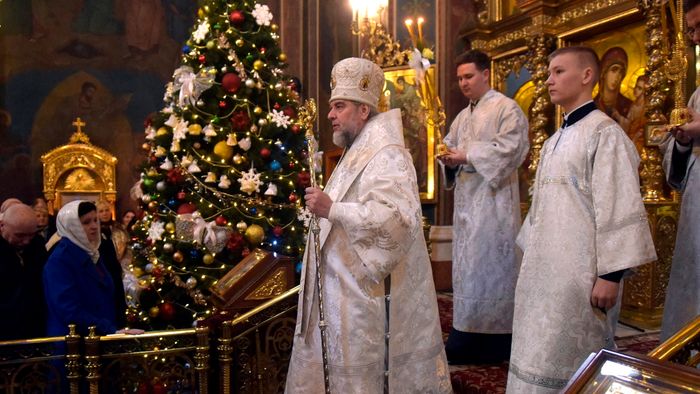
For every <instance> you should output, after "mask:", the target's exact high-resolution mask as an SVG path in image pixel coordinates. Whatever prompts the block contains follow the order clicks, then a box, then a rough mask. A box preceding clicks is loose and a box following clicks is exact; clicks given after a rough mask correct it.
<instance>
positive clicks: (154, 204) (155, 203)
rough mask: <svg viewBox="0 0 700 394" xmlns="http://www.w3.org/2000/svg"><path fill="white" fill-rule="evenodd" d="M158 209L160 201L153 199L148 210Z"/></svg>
mask: <svg viewBox="0 0 700 394" xmlns="http://www.w3.org/2000/svg"><path fill="white" fill-rule="evenodd" d="M157 209H158V202H156V201H151V202H149V203H148V210H149V211H151V212H155V211H156V210H157Z"/></svg>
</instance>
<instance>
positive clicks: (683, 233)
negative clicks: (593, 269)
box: [661, 0, 700, 341]
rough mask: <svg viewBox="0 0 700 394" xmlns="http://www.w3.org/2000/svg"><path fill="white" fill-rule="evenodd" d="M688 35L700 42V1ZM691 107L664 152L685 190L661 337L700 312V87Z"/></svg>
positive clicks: (692, 0) (689, 10) (691, 8)
mask: <svg viewBox="0 0 700 394" xmlns="http://www.w3.org/2000/svg"><path fill="white" fill-rule="evenodd" d="M683 5H684V11H685V20H686V22H687V26H688V36H689V38H690V40H691V41H692V42H693V44H695V45H699V44H700V0H687V1H686V2H685V3H684V4H683ZM688 110H689V111H690V113H691V115H692V120H691V121H690V122H689V123H687V124H685V125H683V126H681V127H676V128H672V129H671V134H672V135H673V138H671V140H670V143H669V144H668V145H667V149H666V154H665V155H664V170H665V171H666V177H667V179H668V183H669V184H670V185H671V186H672V187H674V188H676V189H678V190H680V191H681V192H682V193H683V198H682V200H681V201H682V202H681V214H680V218H679V220H678V232H677V235H676V248H675V250H674V251H673V262H672V263H671V275H670V278H669V281H668V287H667V288H666V302H665V304H664V316H663V321H662V324H661V340H662V341H664V340H666V339H668V338H669V337H671V336H672V335H673V334H675V333H676V332H678V331H679V330H680V329H681V328H683V327H684V326H685V325H686V324H688V323H690V322H691V321H692V320H693V319H695V317H696V316H698V315H700V223H699V222H698V218H699V217H700V162H697V159H698V156H699V155H700V113H699V112H700V88H698V89H696V90H695V93H693V95H692V96H691V97H690V101H689V102H688Z"/></svg>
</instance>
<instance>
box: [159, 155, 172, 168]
mask: <svg viewBox="0 0 700 394" xmlns="http://www.w3.org/2000/svg"><path fill="white" fill-rule="evenodd" d="M160 169H161V170H165V171H170V170H172V169H173V162H172V161H170V159H169V158H167V157H166V158H165V160H163V164H161V165H160Z"/></svg>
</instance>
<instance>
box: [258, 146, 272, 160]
mask: <svg viewBox="0 0 700 394" xmlns="http://www.w3.org/2000/svg"><path fill="white" fill-rule="evenodd" d="M271 153H272V152H270V149H268V148H262V149H260V156H261V157H262V158H263V159H267V158H268V157H270V154H271Z"/></svg>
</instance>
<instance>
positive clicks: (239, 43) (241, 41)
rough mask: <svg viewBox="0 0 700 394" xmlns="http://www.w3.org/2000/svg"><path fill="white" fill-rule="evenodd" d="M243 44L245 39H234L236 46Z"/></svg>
mask: <svg viewBox="0 0 700 394" xmlns="http://www.w3.org/2000/svg"><path fill="white" fill-rule="evenodd" d="M243 45H245V41H243V40H242V39H240V38H239V39H237V40H236V46H237V47H239V48H240V47H242V46H243Z"/></svg>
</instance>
